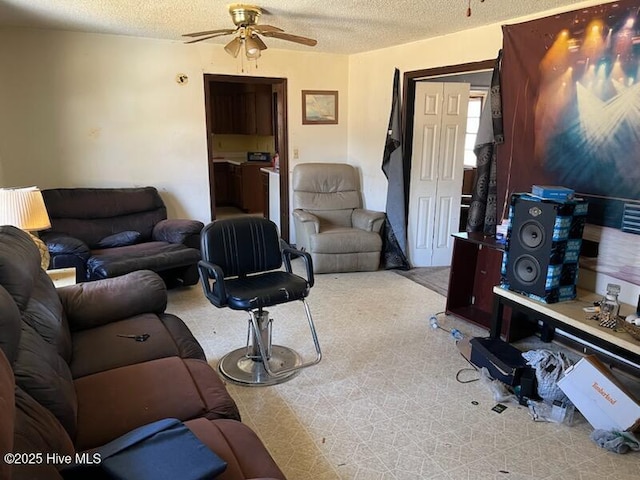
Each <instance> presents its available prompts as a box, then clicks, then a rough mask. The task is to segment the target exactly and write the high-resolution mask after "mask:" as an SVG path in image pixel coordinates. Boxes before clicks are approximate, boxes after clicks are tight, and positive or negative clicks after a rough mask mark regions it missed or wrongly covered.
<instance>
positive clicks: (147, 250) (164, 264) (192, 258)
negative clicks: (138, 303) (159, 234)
mask: <svg viewBox="0 0 640 480" xmlns="http://www.w3.org/2000/svg"><path fill="white" fill-rule="evenodd" d="M91 255H92V256H91V258H89V260H88V261H87V278H89V279H90V280H96V279H100V278H108V277H117V276H119V275H124V274H125V273H128V272H132V271H134V270H145V269H146V270H152V271H154V272H160V271H162V270H166V269H167V268H176V267H186V266H189V265H194V264H196V263H198V261H199V260H200V252H199V251H198V250H196V249H195V248H189V247H185V246H184V245H180V244H174V243H165V242H146V243H139V244H136V245H129V246H126V247H116V248H109V249H100V250H93V251H92V252H91Z"/></svg>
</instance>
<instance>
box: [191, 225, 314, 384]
mask: <svg viewBox="0 0 640 480" xmlns="http://www.w3.org/2000/svg"><path fill="white" fill-rule="evenodd" d="M200 235H201V252H202V260H201V261H200V262H199V264H198V269H199V272H200V281H201V283H202V287H203V289H204V294H205V295H206V297H207V298H208V299H209V301H210V302H211V303H213V304H214V305H215V306H216V307H219V308H222V307H228V308H231V309H232V310H245V311H246V312H248V313H249V326H248V333H247V345H246V347H243V348H238V349H237V350H234V351H232V352H230V353H228V354H226V355H225V356H224V357H222V359H221V360H220V363H219V364H218V369H219V371H220V373H221V374H222V376H223V377H225V378H226V379H228V380H229V381H231V382H232V383H237V384H241V385H274V384H277V383H281V382H283V381H285V380H289V379H290V378H292V377H294V376H295V375H296V374H298V373H299V372H300V370H301V369H303V368H306V367H310V366H311V365H315V364H317V363H318V362H319V361H320V359H321V358H322V353H321V351H320V344H319V343H318V337H317V334H316V330H315V327H314V325H313V320H312V318H311V311H310V310H309V306H308V305H307V302H306V300H305V297H306V296H307V295H308V294H309V290H310V289H311V287H312V286H313V282H314V278H313V264H312V261H311V256H310V255H309V254H308V253H305V252H301V251H298V250H295V249H293V248H291V247H289V246H288V245H287V244H286V243H285V242H284V241H281V240H280V237H279V235H278V228H277V227H276V225H275V223H273V222H272V221H270V220H267V219H264V218H258V217H248V216H247V217H236V218H230V219H225V220H216V221H214V222H212V223H210V224H209V225H207V226H206V227H204V229H203V230H202V232H201V234H200ZM296 257H301V258H302V259H303V260H304V264H305V267H306V277H307V278H306V279H304V278H303V277H301V276H299V275H296V274H294V273H293V272H292V270H291V260H292V258H296ZM283 261H284V265H285V270H282V269H281V267H282V264H283ZM295 300H299V301H301V302H302V304H303V306H304V311H305V313H306V316H307V321H308V323H309V329H310V331H311V336H312V339H313V344H314V346H315V351H316V356H315V359H313V360H310V361H307V362H303V361H302V358H301V357H300V355H298V353H296V352H295V351H294V350H292V349H290V348H287V347H283V346H280V345H272V342H271V338H272V335H271V329H272V321H271V320H270V319H269V312H268V311H267V310H264V309H265V308H267V307H271V306H273V305H278V304H281V303H286V302H293V301H295Z"/></svg>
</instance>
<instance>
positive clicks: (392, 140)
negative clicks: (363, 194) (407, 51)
mask: <svg viewBox="0 0 640 480" xmlns="http://www.w3.org/2000/svg"><path fill="white" fill-rule="evenodd" d="M399 82H400V70H398V69H397V68H396V69H395V72H394V76H393V92H392V101H391V114H390V116H389V127H388V130H387V137H386V139H385V146H384V154H383V157H382V171H383V172H384V175H385V177H387V182H388V187H387V203H386V218H385V224H384V227H383V245H382V258H381V263H382V266H383V267H384V268H386V269H392V268H398V269H402V270H407V269H409V268H410V265H409V261H408V260H407V201H408V199H407V189H406V188H405V176H406V172H407V171H408V168H407V165H406V164H405V162H406V160H405V159H404V158H403V151H402V119H401V112H402V111H401V105H400V85H399Z"/></svg>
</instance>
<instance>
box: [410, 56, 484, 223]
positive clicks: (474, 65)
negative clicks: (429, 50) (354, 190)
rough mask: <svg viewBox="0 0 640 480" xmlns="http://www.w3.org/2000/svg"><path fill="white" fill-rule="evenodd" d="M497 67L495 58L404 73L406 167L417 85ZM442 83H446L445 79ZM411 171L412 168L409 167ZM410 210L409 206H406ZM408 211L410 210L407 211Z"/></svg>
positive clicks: (411, 145) (411, 135) (411, 142)
mask: <svg viewBox="0 0 640 480" xmlns="http://www.w3.org/2000/svg"><path fill="white" fill-rule="evenodd" d="M495 65H496V60H495V58H492V59H490V60H480V61H478V62H469V63H460V64H457V65H448V66H445V67H435V68H427V69H423V70H412V71H410V72H404V76H403V81H402V104H403V105H404V111H403V114H402V131H403V132H404V135H403V140H402V147H403V148H402V151H403V152H404V153H403V156H404V159H405V165H409V166H411V155H412V154H413V151H412V150H413V117H414V114H415V105H414V103H415V101H416V83H418V82H419V81H421V80H424V79H425V78H433V77H443V76H446V75H454V74H457V73H470V72H475V71H478V70H493V68H494V67H495ZM442 81H445V80H444V79H443V80H442ZM409 169H410V167H409ZM410 179H411V172H410V171H409V172H405V179H404V180H405V189H406V198H407V201H408V196H409V181H410ZM406 207H407V209H408V207H409V206H408V205H406ZM407 211H408V210H407Z"/></svg>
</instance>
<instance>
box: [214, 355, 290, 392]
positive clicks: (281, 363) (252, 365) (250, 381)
mask: <svg viewBox="0 0 640 480" xmlns="http://www.w3.org/2000/svg"><path fill="white" fill-rule="evenodd" d="M301 364H302V359H301V358H300V355H298V354H297V353H296V352H295V351H294V350H291V349H290V348H287V347H283V346H281V345H272V346H271V357H270V359H269V366H270V367H271V369H272V370H276V369H277V370H284V369H290V368H295V367H298V366H300V365H301ZM218 371H219V372H220V374H221V375H222V376H223V377H224V378H225V379H226V380H228V381H229V382H231V383H234V384H236V385H243V386H249V387H251V386H253V387H262V386H269V385H276V384H279V383H283V382H286V381H287V380H290V379H292V378H293V377H295V376H296V375H298V373H300V370H293V371H290V372H286V373H283V374H281V375H277V376H271V375H269V374H268V373H267V371H266V370H265V368H264V364H263V363H262V360H260V359H259V358H251V357H249V356H248V355H247V348H246V347H242V348H238V349H236V350H233V351H232V352H229V353H227V354H226V355H225V356H224V357H222V358H221V359H220V363H219V364H218Z"/></svg>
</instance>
